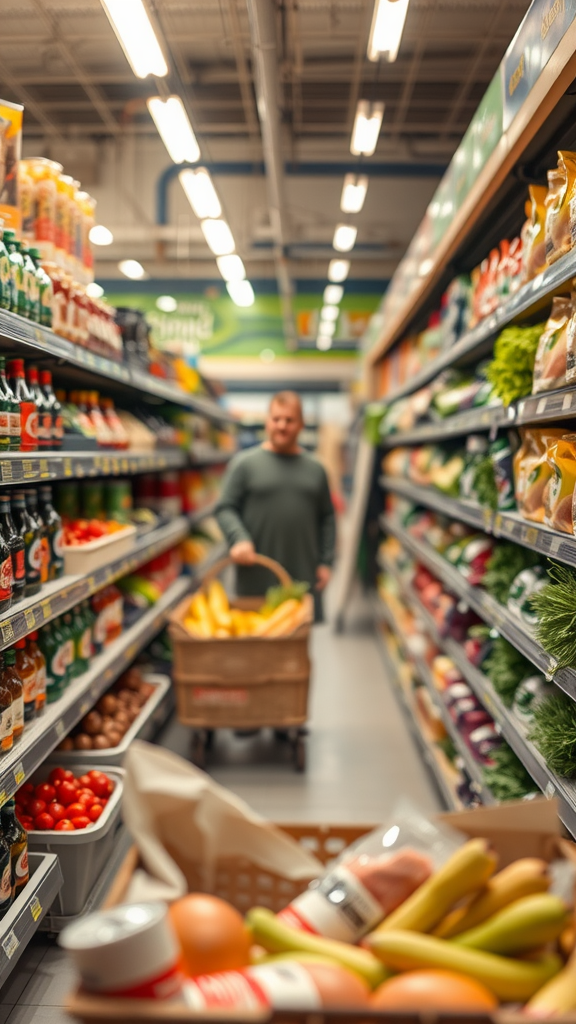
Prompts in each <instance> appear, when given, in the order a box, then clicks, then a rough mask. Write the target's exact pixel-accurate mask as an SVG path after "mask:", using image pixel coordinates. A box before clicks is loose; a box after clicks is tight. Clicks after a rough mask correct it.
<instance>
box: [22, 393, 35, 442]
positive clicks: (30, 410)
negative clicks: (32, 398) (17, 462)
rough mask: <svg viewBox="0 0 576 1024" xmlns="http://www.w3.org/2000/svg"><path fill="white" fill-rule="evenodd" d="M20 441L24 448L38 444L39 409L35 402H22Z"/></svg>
mask: <svg viewBox="0 0 576 1024" xmlns="http://www.w3.org/2000/svg"><path fill="white" fill-rule="evenodd" d="M20 425H21V435H20V443H21V445H22V448H24V450H27V449H29V448H37V446H38V410H37V408H36V406H35V404H34V402H20Z"/></svg>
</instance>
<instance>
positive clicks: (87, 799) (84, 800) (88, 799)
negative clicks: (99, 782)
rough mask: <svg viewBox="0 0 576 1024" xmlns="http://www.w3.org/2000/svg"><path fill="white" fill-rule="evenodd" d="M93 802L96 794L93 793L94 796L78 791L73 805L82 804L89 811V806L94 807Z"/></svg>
mask: <svg viewBox="0 0 576 1024" xmlns="http://www.w3.org/2000/svg"><path fill="white" fill-rule="evenodd" d="M93 803H94V794H92V796H83V795H82V794H81V793H78V795H77V797H76V800H75V803H74V804H73V805H72V806H74V807H75V806H76V804H81V805H82V807H83V808H84V810H85V811H87V810H88V808H89V807H92V804H93Z"/></svg>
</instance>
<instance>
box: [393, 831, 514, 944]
mask: <svg viewBox="0 0 576 1024" xmlns="http://www.w3.org/2000/svg"><path fill="white" fill-rule="evenodd" d="M495 867H496V856H495V854H493V853H492V852H491V851H490V849H489V846H488V843H487V842H486V840H485V839H471V840H470V841H469V842H467V843H464V845H463V846H461V847H459V849H458V850H456V853H454V854H453V855H452V857H450V859H449V860H447V861H446V863H445V864H443V865H442V867H441V868H439V869H438V871H436V872H435V874H433V875H431V877H430V878H429V879H428V880H427V881H426V882H424V883H423V884H422V885H421V886H420V887H419V888H418V889H416V891H415V892H413V893H412V895H411V896H409V897H408V899H407V900H404V903H401V904H400V906H399V907H397V909H396V910H393V911H392V913H391V914H389V915H388V917H387V918H385V919H384V921H383V922H382V924H380V925H378V927H377V928H376V931H375V932H374V933H373V934H374V935H380V934H381V933H382V932H387V931H389V930H391V929H392V930H394V931H395V930H396V929H409V930H410V931H415V932H429V931H431V930H432V928H434V926H435V925H437V924H438V922H439V921H441V920H442V918H443V917H444V916H445V915H446V913H447V912H448V911H449V910H450V908H451V907H453V906H454V904H455V903H458V902H459V900H461V899H464V897H465V896H468V895H469V893H470V892H473V891H474V890H476V889H479V888H481V886H483V885H485V884H486V882H487V881H488V879H489V878H490V875H491V874H492V873H493V871H494V869H495Z"/></svg>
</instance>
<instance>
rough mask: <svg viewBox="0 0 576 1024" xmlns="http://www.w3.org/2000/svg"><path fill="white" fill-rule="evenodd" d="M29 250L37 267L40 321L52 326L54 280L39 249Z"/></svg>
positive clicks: (44, 324) (44, 325) (43, 324)
mask: <svg viewBox="0 0 576 1024" xmlns="http://www.w3.org/2000/svg"><path fill="white" fill-rule="evenodd" d="M29 252H30V256H31V258H32V261H33V263H34V266H35V267H36V279H37V281H38V304H39V309H40V323H41V324H42V326H43V327H52V300H53V298H54V289H53V286H52V280H51V278H50V277H49V275H48V274H47V273H46V271H45V269H44V266H43V264H42V262H41V257H40V253H39V251H38V249H30V250H29Z"/></svg>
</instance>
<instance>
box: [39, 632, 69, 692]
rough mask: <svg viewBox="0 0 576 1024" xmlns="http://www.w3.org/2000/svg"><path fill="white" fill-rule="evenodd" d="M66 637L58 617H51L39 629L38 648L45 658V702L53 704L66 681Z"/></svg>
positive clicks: (64, 686) (64, 687)
mask: <svg viewBox="0 0 576 1024" xmlns="http://www.w3.org/2000/svg"><path fill="white" fill-rule="evenodd" d="M65 645H66V638H65V637H64V636H63V634H62V631H61V629H60V623H59V620H58V619H53V621H52V622H49V623H47V624H46V625H45V626H43V627H42V629H41V630H40V650H41V651H42V653H43V655H44V658H45V659H46V702H47V703H48V704H53V703H54V701H55V700H58V698H59V697H61V696H62V694H63V693H64V690H65V689H66V682H67V678H66V676H67V673H66V668H67V660H66V659H67V655H68V652H67V650H66V646H65Z"/></svg>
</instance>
